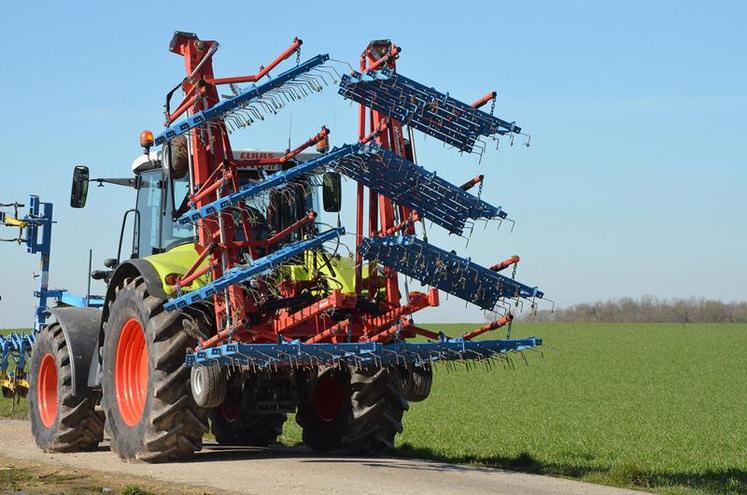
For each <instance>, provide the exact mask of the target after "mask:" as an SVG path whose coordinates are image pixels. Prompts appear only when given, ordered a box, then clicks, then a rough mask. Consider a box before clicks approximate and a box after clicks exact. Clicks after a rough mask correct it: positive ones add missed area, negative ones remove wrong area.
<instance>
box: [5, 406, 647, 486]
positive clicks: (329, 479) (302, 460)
mask: <svg viewBox="0 0 747 495" xmlns="http://www.w3.org/2000/svg"><path fill="white" fill-rule="evenodd" d="M0 453H2V454H4V455H5V456H7V457H12V458H16V459H23V460H27V461H32V462H40V463H44V464H51V465H57V466H60V467H62V466H64V467H73V468H76V469H84V470H92V471H103V472H109V473H117V474H120V475H133V476H140V477H146V478H152V479H155V480H158V481H164V482H174V483H180V484H187V485H194V486H198V487H204V488H205V489H206V490H208V491H210V490H220V491H226V492H234V493H256V494H263V495H275V494H280V495H289V494H291V493H309V494H317V493H318V494H329V493H346V494H353V493H366V494H379V493H381V494H390V493H397V494H402V495H405V494H411V493H412V494H415V493H417V494H420V493H427V494H452V493H469V494H493V495H503V494H506V495H508V494H511V495H514V494H526V495H558V494H568V495H623V494H633V493H641V492H634V491H631V490H622V489H617V488H609V487H604V486H598V485H591V484H588V483H581V482H578V481H571V480H565V479H558V478H551V477H547V476H537V475H532V474H523V473H516V472H512V471H503V470H498V469H486V468H476V467H467V466H460V465H455V464H445V463H439V462H431V461H422V460H411V459H400V458H368V459H366V458H354V457H329V456H317V455H313V454H311V453H310V452H309V451H308V450H306V449H304V448H282V447H277V448H270V449H254V448H235V449H226V448H223V447H220V446H218V445H214V444H213V445H206V447H205V448H204V450H203V451H202V452H200V453H198V454H197V455H196V456H195V458H194V460H192V461H190V462H184V463H174V464H158V465H153V464H144V463H124V462H122V461H121V460H120V459H119V458H118V457H117V456H116V455H115V454H113V453H112V452H110V451H109V450H108V448H106V447H105V446H104V447H102V448H101V450H100V451H98V452H90V453H77V454H44V453H43V452H41V451H40V450H38V448H37V447H36V445H35V444H34V440H33V438H32V436H31V431H30V428H29V424H28V422H26V421H13V420H0Z"/></svg>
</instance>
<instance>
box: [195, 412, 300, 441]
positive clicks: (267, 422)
mask: <svg viewBox="0 0 747 495" xmlns="http://www.w3.org/2000/svg"><path fill="white" fill-rule="evenodd" d="M234 407H235V406H233V407H232V406H230V405H228V404H225V403H224V404H223V405H221V406H218V407H216V408H215V409H212V410H211V411H210V425H211V428H212V431H213V435H215V441H216V442H218V443H219V444H221V445H240V446H251V447H267V446H268V445H272V444H274V443H277V440H278V437H279V436H280V435H281V434H282V433H283V424H285V420H286V419H288V416H287V415H286V414H284V413H271V414H252V413H249V412H247V411H246V410H244V409H243V408H236V409H234Z"/></svg>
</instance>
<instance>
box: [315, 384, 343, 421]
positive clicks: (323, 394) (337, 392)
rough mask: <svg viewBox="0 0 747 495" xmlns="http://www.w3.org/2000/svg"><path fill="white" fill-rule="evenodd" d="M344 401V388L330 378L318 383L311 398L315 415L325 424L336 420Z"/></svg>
mask: <svg viewBox="0 0 747 495" xmlns="http://www.w3.org/2000/svg"><path fill="white" fill-rule="evenodd" d="M344 400H345V387H344V386H343V384H342V383H340V382H338V381H337V380H335V379H332V378H324V379H322V380H321V381H319V383H317V384H316V387H314V392H313V393H312V396H311V402H312V403H313V404H314V410H315V411H316V415H317V416H318V417H319V419H321V420H322V421H324V422H326V423H331V422H332V421H334V420H335V419H337V415H338V414H339V412H340V409H342V404H343V401H344Z"/></svg>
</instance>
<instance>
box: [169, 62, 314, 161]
mask: <svg viewBox="0 0 747 495" xmlns="http://www.w3.org/2000/svg"><path fill="white" fill-rule="evenodd" d="M327 60H329V55H326V54H322V55H317V56H315V57H313V58H311V59H309V60H307V61H305V62H303V63H302V64H299V65H297V66H296V67H293V68H291V69H288V70H287V71H285V72H283V73H282V74H279V75H278V76H277V77H275V78H273V79H270V80H268V81H267V82H265V83H262V84H259V85H253V86H252V87H250V88H248V89H246V90H244V91H241V92H239V93H238V94H237V95H235V96H233V97H231V98H228V99H225V100H223V101H221V102H220V103H217V104H215V105H213V106H211V107H210V108H207V109H205V110H202V111H199V112H196V113H194V114H193V115H191V116H190V117H188V118H185V119H182V120H180V121H178V122H174V123H173V124H171V125H170V126H168V127H167V128H166V129H165V130H164V131H162V132H161V134H159V135H158V136H157V137H156V139H155V144H156V146H158V145H161V144H164V143H166V142H169V141H171V140H172V139H174V138H175V137H177V136H179V135H180V134H184V133H185V132H188V131H190V130H192V129H195V128H198V127H200V126H204V125H205V124H206V123H208V122H211V121H216V120H223V121H225V122H228V123H229V124H233V126H234V127H235V128H240V127H248V126H249V125H251V124H253V123H254V122H255V121H256V120H264V114H265V113H270V114H276V113H277V112H278V111H279V110H280V109H282V108H283V107H284V106H285V104H286V103H287V102H290V101H295V100H298V99H300V98H303V97H304V96H307V95H308V94H310V93H312V92H319V91H321V90H322V89H323V86H322V84H321V83H320V82H319V81H322V82H323V83H326V79H325V78H324V77H323V76H322V75H319V76H318V77H314V75H313V74H309V73H310V72H311V71H312V70H313V69H317V68H318V67H319V66H320V65H322V64H323V63H324V62H326V61H327Z"/></svg>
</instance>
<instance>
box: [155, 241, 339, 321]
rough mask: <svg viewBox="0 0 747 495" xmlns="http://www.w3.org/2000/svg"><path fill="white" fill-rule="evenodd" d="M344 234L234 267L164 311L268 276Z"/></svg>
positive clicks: (299, 245) (297, 244)
mask: <svg viewBox="0 0 747 495" xmlns="http://www.w3.org/2000/svg"><path fill="white" fill-rule="evenodd" d="M344 233H345V229H344V228H337V229H330V230H328V231H326V232H323V233H322V234H319V235H318V236H316V237H313V238H311V239H307V240H304V241H299V242H296V243H294V244H290V245H288V246H286V247H284V248H282V249H280V250H278V251H275V252H274V253H271V254H268V255H267V256H264V257H262V258H259V259H258V260H255V261H253V262H252V263H251V264H250V265H247V266H241V265H239V266H236V267H233V268H231V269H230V270H228V271H226V272H225V273H224V274H223V276H222V277H221V278H219V279H217V280H214V281H212V282H210V283H208V284H206V285H205V286H203V287H201V288H199V289H197V290H194V291H192V292H188V293H186V294H184V295H182V296H179V297H175V298H173V299H171V300H170V301H169V302H167V303H166V304H165V305H164V309H166V310H167V311H171V310H174V309H178V308H182V307H184V306H188V305H190V304H193V303H196V302H198V301H202V300H205V299H208V298H209V297H211V296H212V295H213V294H215V293H217V292H219V291H222V290H223V289H225V288H227V287H229V286H232V285H235V284H238V283H242V282H245V281H247V280H249V279H250V278H252V277H256V276H259V275H262V274H267V273H269V272H271V271H272V270H273V268H277V267H279V266H280V264H281V263H282V262H283V261H285V260H287V259H289V258H292V257H294V256H298V255H299V254H302V253H303V252H305V251H307V250H309V249H312V248H315V247H317V246H319V245H321V244H322V243H324V242H327V241H330V240H332V239H336V238H337V237H339V236H341V235H343V234H344Z"/></svg>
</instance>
